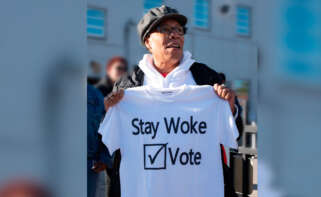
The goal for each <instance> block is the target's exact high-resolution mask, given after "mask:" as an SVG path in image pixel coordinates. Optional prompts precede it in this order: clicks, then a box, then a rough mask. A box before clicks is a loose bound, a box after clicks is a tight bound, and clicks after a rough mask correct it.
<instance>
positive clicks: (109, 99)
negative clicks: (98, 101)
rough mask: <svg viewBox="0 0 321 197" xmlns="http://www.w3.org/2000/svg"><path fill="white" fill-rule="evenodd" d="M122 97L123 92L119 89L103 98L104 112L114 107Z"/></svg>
mask: <svg viewBox="0 0 321 197" xmlns="http://www.w3.org/2000/svg"><path fill="white" fill-rule="evenodd" d="M123 96H124V90H123V89H121V90H119V91H117V92H112V93H111V94H109V95H108V96H106V97H105V98H104V105H105V110H106V112H107V111H108V109H109V108H110V107H112V106H114V105H116V104H117V103H118V102H119V101H120V100H121V99H122V98H123Z"/></svg>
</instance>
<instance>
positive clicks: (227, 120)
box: [219, 100, 239, 149]
mask: <svg viewBox="0 0 321 197" xmlns="http://www.w3.org/2000/svg"><path fill="white" fill-rule="evenodd" d="M221 102H222V103H221V110H220V111H221V113H220V123H219V125H220V128H219V132H220V133H219V140H220V143H221V144H223V145H224V146H228V147H231V148H235V149H237V147H238V144H237V137H238V135H239V132H238V130H237V127H236V124H235V119H234V117H233V114H232V112H231V109H230V106H229V104H228V102H227V101H223V100H222V101H221Z"/></svg>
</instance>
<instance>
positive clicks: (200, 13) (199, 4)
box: [194, 0, 209, 29]
mask: <svg viewBox="0 0 321 197" xmlns="http://www.w3.org/2000/svg"><path fill="white" fill-rule="evenodd" d="M208 1H209V0H195V3H194V26H195V27H199V28H203V29H208V28H209V2H208Z"/></svg>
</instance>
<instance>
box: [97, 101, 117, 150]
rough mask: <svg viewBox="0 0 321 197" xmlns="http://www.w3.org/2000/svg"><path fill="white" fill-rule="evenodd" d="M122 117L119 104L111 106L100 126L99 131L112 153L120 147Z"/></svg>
mask: <svg viewBox="0 0 321 197" xmlns="http://www.w3.org/2000/svg"><path fill="white" fill-rule="evenodd" d="M120 126H121V124H120V118H119V112H118V111H117V106H114V107H111V108H110V109H109V110H108V111H107V113H106V115H105V118H104V120H103V121H102V123H101V124H100V126H99V130H98V133H100V134H101V135H102V141H103V143H104V144H105V145H106V147H107V148H108V150H109V153H110V155H112V154H113V153H114V152H115V150H117V149H119V148H120V131H121V129H120Z"/></svg>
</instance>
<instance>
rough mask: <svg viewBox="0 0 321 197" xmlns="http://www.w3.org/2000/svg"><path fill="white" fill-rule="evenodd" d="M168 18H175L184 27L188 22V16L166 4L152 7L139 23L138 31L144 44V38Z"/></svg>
mask: <svg viewBox="0 0 321 197" xmlns="http://www.w3.org/2000/svg"><path fill="white" fill-rule="evenodd" d="M166 19H174V20H176V21H177V22H178V23H179V24H181V25H182V26H183V27H184V26H185V25H186V23H187V18H186V17H185V16H184V15H181V14H179V13H178V11H177V10H176V9H173V8H170V7H168V6H165V5H162V6H161V7H158V8H152V9H150V10H149V11H148V12H147V13H146V14H145V15H144V16H143V18H142V19H141V20H140V21H139V23H138V25H137V32H138V35H139V37H140V39H141V42H142V44H143V45H144V44H145V43H144V40H145V38H146V36H147V35H148V33H149V32H150V31H151V30H153V28H154V27H156V26H157V25H158V24H160V23H161V22H163V21H164V20H166Z"/></svg>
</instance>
